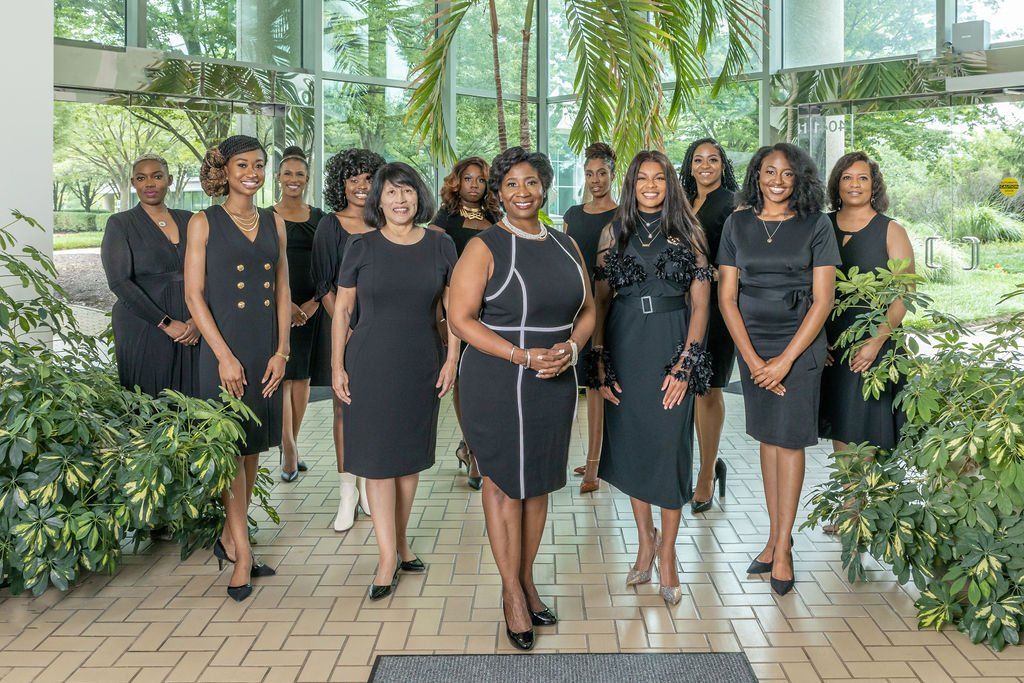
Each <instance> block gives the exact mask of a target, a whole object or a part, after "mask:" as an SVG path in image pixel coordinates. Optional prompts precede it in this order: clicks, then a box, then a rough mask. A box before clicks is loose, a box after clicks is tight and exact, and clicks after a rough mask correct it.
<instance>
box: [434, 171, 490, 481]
mask: <svg viewBox="0 0 1024 683" xmlns="http://www.w3.org/2000/svg"><path fill="white" fill-rule="evenodd" d="M487 170H488V169H487V162H486V161H484V160H483V159H481V158H480V157H466V158H465V159H460V160H459V161H458V162H457V163H456V164H455V166H454V167H453V168H452V172H451V173H449V174H448V175H447V176H446V177H445V179H444V184H443V185H442V186H441V206H440V207H439V208H438V210H437V215H435V216H434V218H433V220H431V221H430V225H431V227H433V228H436V229H437V230H442V231H444V232H445V233H446V234H447V235H448V236H449V237H451V238H452V240H453V241H454V243H455V252H456V254H458V255H459V256H462V251H463V250H464V249H465V248H466V245H467V244H468V243H469V240H471V239H473V238H474V237H476V236H477V235H478V234H480V231H481V230H484V229H486V228H489V227H490V226H492V225H494V224H495V223H496V222H497V221H498V218H499V217H500V216H501V210H500V209H499V208H498V198H497V197H496V196H495V195H494V193H493V192H491V191H490V188H488V187H487ZM460 348H461V350H463V351H464V350H465V343H461V345H460ZM452 401H453V403H454V406H455V419H456V420H457V421H458V423H459V431H461V432H463V433H465V430H463V428H462V408H461V407H460V404H459V383H458V380H456V382H455V389H454V391H453V393H452ZM455 457H456V458H458V459H459V464H460V466H462V467H465V468H466V483H467V484H469V487H470V488H472V489H475V490H477V491H479V490H480V487H481V486H483V478H482V477H481V476H480V468H478V467H477V466H476V458H474V457H473V450H472V449H471V448H470V447H469V446H468V445H467V444H466V440H465V439H461V440H460V441H459V445H458V446H457V447H456V448H455Z"/></svg>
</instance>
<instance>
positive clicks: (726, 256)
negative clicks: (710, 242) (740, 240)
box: [715, 214, 736, 267]
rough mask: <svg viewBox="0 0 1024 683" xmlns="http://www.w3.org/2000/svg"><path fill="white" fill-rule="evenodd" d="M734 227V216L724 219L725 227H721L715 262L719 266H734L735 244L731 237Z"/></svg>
mask: <svg viewBox="0 0 1024 683" xmlns="http://www.w3.org/2000/svg"><path fill="white" fill-rule="evenodd" d="M735 226H736V214H732V215H730V216H729V217H728V218H726V219H725V225H724V226H722V241H721V242H719V243H718V254H717V255H716V256H715V262H716V263H717V264H718V265H720V266H732V267H735V266H736V243H735V242H734V241H733V237H732V233H733V230H734V229H735Z"/></svg>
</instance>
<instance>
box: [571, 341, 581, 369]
mask: <svg viewBox="0 0 1024 683" xmlns="http://www.w3.org/2000/svg"><path fill="white" fill-rule="evenodd" d="M569 346H570V347H572V359H571V360H570V361H569V364H570V365H572V366H574V367H575V365H576V363H578V362H579V360H580V347H579V345H578V344H577V343H576V342H575V341H574V340H572V339H570V340H569Z"/></svg>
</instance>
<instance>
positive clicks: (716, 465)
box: [679, 138, 739, 514]
mask: <svg viewBox="0 0 1024 683" xmlns="http://www.w3.org/2000/svg"><path fill="white" fill-rule="evenodd" d="M679 177H680V178H681V179H682V182H683V190H684V191H685V192H686V198H687V199H688V200H690V204H691V205H692V206H693V210H694V211H695V212H696V213H697V220H698V221H700V225H701V227H702V228H703V229H704V236H705V237H706V238H707V240H708V256H709V257H710V258H711V259H712V261H714V258H715V255H716V254H717V253H718V243H719V242H720V241H721V239H722V226H723V225H725V219H726V218H728V217H729V214H731V213H732V211H733V208H734V206H735V202H734V194H735V192H736V190H738V189H739V186H738V185H737V184H736V175H735V173H734V172H733V166H732V161H730V160H729V157H728V155H727V154H726V153H725V150H724V149H723V148H722V146H721V145H720V144H718V142H717V141H716V140H715V139H714V138H701V139H700V140H694V141H693V142H691V143H690V146H689V147H688V148H687V150H686V157H685V158H684V159H683V165H682V166H680V167H679ZM709 310H710V313H709V318H708V340H707V348H708V353H710V354H711V386H710V388H709V389H708V393H706V394H704V395H703V396H698V397H697V400H696V404H695V406H694V422H695V424H696V426H697V445H698V447H699V448H700V472H699V473H698V474H697V485H696V487H695V489H694V492H693V500H691V501H690V509H691V510H692V511H693V512H694V514H697V513H700V512H707V511H708V510H710V509H711V505H712V501H713V500H714V493H715V484H718V491H719V495H720V496H721V497H723V498H724V497H725V476H726V472H727V468H726V464H725V461H724V460H722V459H720V458H719V457H718V444H719V441H720V440H721V437H722V425H723V424H724V423H725V398H724V397H723V396H722V389H723V388H725V387H727V386H728V385H729V380H730V379H731V377H732V364H733V362H734V361H735V360H736V346H735V345H734V344H733V343H732V337H730V336H729V330H728V329H727V328H726V327H725V320H723V319H722V313H721V312H720V311H719V310H718V285H717V283H716V282H714V281H712V282H711V303H710V305H709Z"/></svg>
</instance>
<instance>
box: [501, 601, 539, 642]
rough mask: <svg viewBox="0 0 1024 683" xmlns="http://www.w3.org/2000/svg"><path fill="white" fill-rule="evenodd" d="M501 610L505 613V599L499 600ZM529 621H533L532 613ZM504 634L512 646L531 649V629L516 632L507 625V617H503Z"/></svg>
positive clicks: (532, 638)
mask: <svg viewBox="0 0 1024 683" xmlns="http://www.w3.org/2000/svg"><path fill="white" fill-rule="evenodd" d="M527 610H529V608H527ZM501 612H502V615H504V613H505V601H504V600H502V601H501ZM530 621H531V623H532V622H533V613H532V612H531V613H530ZM505 635H506V636H507V637H508V641H509V642H510V643H512V646H513V647H515V648H518V649H520V650H532V649H533V644H534V642H535V640H534V636H533V629H532V628H531V629H530V630H529V631H520V632H519V633H516V632H515V631H513V630H512V629H511V628H510V627H509V625H508V617H505Z"/></svg>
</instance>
